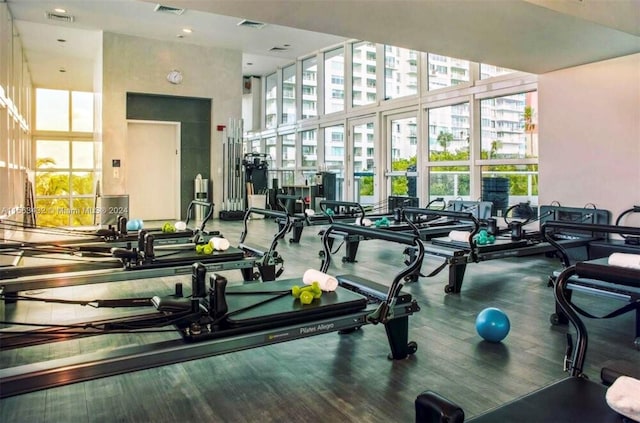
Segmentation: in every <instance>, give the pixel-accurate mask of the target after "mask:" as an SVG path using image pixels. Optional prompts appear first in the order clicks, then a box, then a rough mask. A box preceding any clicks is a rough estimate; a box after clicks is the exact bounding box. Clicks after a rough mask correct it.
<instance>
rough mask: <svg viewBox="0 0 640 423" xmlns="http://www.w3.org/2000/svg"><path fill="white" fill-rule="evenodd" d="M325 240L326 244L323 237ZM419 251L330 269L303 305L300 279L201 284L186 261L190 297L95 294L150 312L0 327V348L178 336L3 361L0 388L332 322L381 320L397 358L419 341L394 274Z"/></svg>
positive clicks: (95, 374)
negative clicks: (374, 275) (397, 262)
mask: <svg viewBox="0 0 640 423" xmlns="http://www.w3.org/2000/svg"><path fill="white" fill-rule="evenodd" d="M334 230H341V231H353V232H354V233H358V234H361V235H363V236H364V235H366V236H374V235H377V236H379V239H381V240H382V241H387V242H395V243H400V244H404V245H407V246H414V247H416V248H418V249H421V248H420V246H421V245H422V243H421V241H420V240H419V239H418V238H417V237H415V236H414V235H409V234H396V233H389V232H380V231H376V232H374V233H366V232H363V231H370V229H368V228H359V227H350V226H344V227H340V226H338V224H336V227H333V225H332V226H331V227H329V228H328V232H327V233H328V234H327V236H329V234H330V233H331V232H332V231H334ZM324 245H325V248H328V247H327V246H326V243H325V244H324ZM420 260H421V257H419V258H418V260H416V261H415V262H412V263H410V264H409V265H408V266H407V267H406V268H404V269H402V270H401V271H400V272H399V273H398V274H397V275H395V277H393V279H392V280H390V281H389V280H383V281H382V282H383V283H377V282H374V281H370V280H367V279H364V278H361V277H358V276H354V275H339V276H336V279H337V280H338V281H339V286H338V287H337V288H336V290H335V291H331V292H322V295H321V296H320V298H317V299H314V300H313V301H312V302H311V303H310V304H301V303H300V302H299V301H292V298H291V292H292V289H293V286H294V285H298V286H300V285H301V282H302V280H301V278H293V279H285V280H278V281H273V282H269V283H263V284H259V283H243V284H237V285H231V284H228V282H227V280H226V278H224V277H223V276H221V275H220V274H218V273H210V274H209V275H208V276H209V277H208V282H209V284H208V287H207V284H206V282H207V269H206V267H205V265H204V264H202V263H200V262H196V263H194V264H193V265H192V266H191V270H192V278H191V295H190V296H184V295H183V294H182V286H181V285H180V284H177V285H176V289H175V291H174V293H173V294H169V295H163V294H162V293H159V294H158V295H154V296H152V297H150V298H136V299H119V300H117V299H116V300H100V301H97V300H96V301H94V303H96V304H99V303H101V304H104V305H105V306H112V307H115V306H116V305H118V306H129V307H132V306H134V305H137V306H145V307H146V308H147V309H150V310H153V311H152V312H148V313H145V314H141V315H138V316H127V317H123V318H120V319H109V320H106V321H100V322H85V323H82V324H78V325H73V326H70V327H67V328H61V327H55V328H43V329H37V330H34V331H29V333H28V334H24V333H22V334H19V333H18V332H17V331H10V332H11V333H4V332H6V331H3V333H2V338H1V341H2V342H1V343H0V345H1V346H2V349H10V348H18V347H22V348H27V345H33V344H32V342H34V341H35V342H37V343H42V342H43V341H44V340H48V341H60V340H61V339H66V338H68V337H72V338H77V337H79V336H93V335H97V334H103V333H113V332H127V333H137V332H145V331H146V330H147V329H150V328H151V329H153V330H159V329H163V328H175V331H176V332H177V333H178V334H179V335H180V336H179V337H178V338H175V337H172V338H171V339H163V340H161V341H153V340H151V341H148V342H149V343H142V342H144V341H141V343H140V344H137V343H133V344H130V345H127V346H123V347H114V348H110V349H109V350H108V351H100V352H98V353H85V354H80V355H78V356H72V357H67V358H64V359H62V360H52V361H45V362H37V363H33V364H26V365H21V366H16V367H5V368H2V369H0V385H2V390H1V391H0V396H2V397H8V396H12V395H19V394H23V393H27V392H33V391H36V390H39V389H43V388H51V387H55V386H63V385H67V384H70V383H75V382H79V381H86V380H91V379H95V378H99V377H103V376H106V375H115V374H121V373H125V372H131V371H136V370H142V369H147V368H151V367H157V366H163V365H167V364H173V363H178V362H183V361H188V360H194V359H200V358H204V357H209V356H214V355H218V354H224V353H229V352H235V351H239V350H244V349H250V348H257V347H262V346H265V345H271V344H275V343H278V342H285V341H293V340H296V339H299V338H304V337H309V336H313V335H320V334H326V333H330V332H335V331H339V332H341V333H348V332H350V331H353V330H355V329H358V328H361V327H362V326H365V325H376V324H379V325H382V326H384V330H385V333H386V336H387V340H388V344H389V348H390V355H389V358H391V359H394V360H402V359H405V358H407V357H408V356H409V355H411V354H413V353H415V351H416V350H417V344H416V343H415V342H410V341H409V340H408V333H409V316H411V315H412V314H413V313H415V312H417V311H419V310H420V307H419V306H418V304H417V303H416V301H415V300H414V299H413V298H412V297H411V295H410V294H408V293H406V292H403V291H402V281H403V279H404V277H405V276H406V274H408V273H411V272H414V271H415V270H416V267H417V266H419V263H420ZM329 266H330V259H329V257H327V258H326V259H325V260H324V261H323V263H322V267H321V268H320V271H321V272H323V273H326V270H327V268H328V267H329ZM84 303H86V302H84ZM83 305H84V304H83ZM5 323H6V322H5ZM26 335H29V336H26ZM65 337H66V338H65ZM147 339H148V338H147Z"/></svg>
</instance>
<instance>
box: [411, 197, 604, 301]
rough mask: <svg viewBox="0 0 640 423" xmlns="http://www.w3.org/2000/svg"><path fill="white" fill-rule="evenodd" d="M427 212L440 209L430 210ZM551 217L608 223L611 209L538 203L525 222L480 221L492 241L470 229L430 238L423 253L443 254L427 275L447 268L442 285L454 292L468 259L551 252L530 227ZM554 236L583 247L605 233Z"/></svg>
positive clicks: (454, 214) (571, 246)
mask: <svg viewBox="0 0 640 423" xmlns="http://www.w3.org/2000/svg"><path fill="white" fill-rule="evenodd" d="M430 213H433V214H438V213H443V212H438V211H431V212H430ZM443 215H444V214H443ZM447 215H449V216H451V217H453V218H457V219H460V220H461V221H469V220H470V218H469V216H468V213H461V212H447ZM505 220H506V219H505ZM551 220H561V221H567V222H588V223H595V224H608V223H609V220H610V212H609V211H608V210H602V209H594V208H577V207H562V206H541V207H540V213H539V216H538V217H537V218H536V219H526V220H525V222H526V224H527V225H524V222H519V221H516V220H513V221H509V223H508V225H507V226H506V227H499V225H497V224H496V221H495V219H493V221H491V220H489V221H485V222H482V223H483V225H482V226H481V227H480V229H481V230H482V229H485V230H487V231H488V232H489V233H490V234H491V233H495V242H494V243H491V244H484V245H480V244H479V243H478V242H477V240H476V239H475V233H471V234H470V236H469V239H468V240H466V241H460V240H453V239H451V238H450V237H443V238H432V239H431V242H430V244H429V245H427V246H426V247H425V254H426V255H429V256H433V257H438V258H442V259H444V261H443V263H442V264H441V265H440V266H439V267H437V268H436V269H435V270H434V271H432V272H431V273H430V274H429V276H435V275H437V274H438V273H439V272H440V271H442V270H444V269H445V268H447V269H448V283H447V285H445V287H444V291H445V292H446V293H448V294H449V293H454V294H457V293H460V291H461V288H462V282H463V280H464V274H465V271H466V268H467V264H469V263H477V262H480V261H487V260H495V259H502V258H507V257H524V256H531V255H536V254H553V253H555V251H556V247H555V246H554V245H552V244H550V243H549V242H547V241H546V240H545V239H544V237H543V236H542V232H541V231H540V230H539V229H537V228H536V229H533V230H532V229H530V227H531V224H532V223H534V222H536V221H539V222H541V224H543V223H544V222H546V221H551ZM554 237H555V238H556V239H557V241H558V243H559V244H561V245H562V246H563V247H564V248H566V249H586V248H587V246H588V244H589V243H590V242H592V241H594V240H598V239H604V234H602V233H591V232H585V231H577V232H576V231H571V230H568V229H567V230H565V231H557V232H555V233H554ZM407 252H408V254H409V255H410V254H411V250H410V249H408V251H407Z"/></svg>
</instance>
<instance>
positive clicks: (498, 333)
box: [476, 307, 511, 342]
mask: <svg viewBox="0 0 640 423" xmlns="http://www.w3.org/2000/svg"><path fill="white" fill-rule="evenodd" d="M510 328H511V323H510V322H509V317H508V316H507V314H506V313H505V312H504V311H502V310H500V309H499V308H496V307H488V308H485V309H484V310H482V311H481V312H480V313H478V316H477V317H476V331H477V332H478V335H480V336H481V337H482V339H484V340H485V341H489V342H500V341H502V340H503V339H504V338H506V337H507V335H508V334H509V329H510Z"/></svg>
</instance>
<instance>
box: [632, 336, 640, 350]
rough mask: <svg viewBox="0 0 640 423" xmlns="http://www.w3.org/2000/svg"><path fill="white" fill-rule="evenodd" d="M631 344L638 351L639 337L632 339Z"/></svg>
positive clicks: (639, 347)
mask: <svg viewBox="0 0 640 423" xmlns="http://www.w3.org/2000/svg"><path fill="white" fill-rule="evenodd" d="M633 346H634V347H635V349H636V350H638V351H640V337H638V338H636V339H635V340H634V341H633Z"/></svg>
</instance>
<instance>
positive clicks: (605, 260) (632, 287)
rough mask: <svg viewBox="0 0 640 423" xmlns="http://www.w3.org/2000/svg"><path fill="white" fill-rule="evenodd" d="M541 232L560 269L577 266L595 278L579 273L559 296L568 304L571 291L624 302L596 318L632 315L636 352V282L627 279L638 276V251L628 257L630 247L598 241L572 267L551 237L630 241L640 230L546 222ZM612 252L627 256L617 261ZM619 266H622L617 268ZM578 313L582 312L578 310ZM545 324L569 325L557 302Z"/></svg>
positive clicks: (639, 284)
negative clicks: (592, 235)
mask: <svg viewBox="0 0 640 423" xmlns="http://www.w3.org/2000/svg"><path fill="white" fill-rule="evenodd" d="M542 230H543V234H544V236H545V238H546V239H547V241H548V242H549V243H550V244H551V245H553V246H554V247H555V248H556V249H557V252H558V255H559V256H560V259H561V262H562V265H563V268H564V269H569V268H571V267H572V266H577V267H578V268H579V269H583V270H584V272H583V273H588V274H595V275H596V276H597V277H593V278H588V277H585V276H581V275H580V274H579V273H578V274H577V275H572V277H571V278H570V279H569V281H568V283H567V285H566V291H565V292H564V293H563V294H564V296H566V297H567V298H568V299H569V300H571V298H572V295H573V291H578V292H582V293H586V294H589V295H595V296H601V297H607V298H613V299H616V300H619V301H623V302H625V303H626V304H625V305H624V306H622V307H620V308H618V309H616V310H614V311H612V312H610V313H608V314H606V315H605V316H600V318H603V319H608V318H613V317H617V316H620V315H622V314H625V313H629V312H633V311H635V335H634V340H633V345H634V347H635V348H636V349H639V350H640V279H635V280H634V279H633V278H632V277H631V276H630V275H635V274H637V273H638V272H640V270H638V267H637V266H636V263H637V262H640V247H635V254H630V252H633V251H634V249H633V248H634V247H632V246H630V245H625V244H624V243H619V242H615V241H612V243H611V244H609V245H606V243H605V242H604V241H598V242H597V245H598V247H597V248H595V249H593V248H590V249H589V252H590V254H589V255H588V257H587V258H588V260H587V261H582V262H581V261H578V262H576V263H573V261H572V260H571V257H570V255H569V252H568V251H567V248H566V246H565V245H563V244H562V243H561V242H559V241H558V240H557V239H556V238H555V237H554V234H556V233H557V232H558V231H567V230H570V231H574V232H597V233H605V234H626V235H627V236H630V237H638V236H640V228H636V227H630V226H619V225H595V224H588V223H578V222H564V221H549V222H546V223H545V224H544V225H543V228H542ZM616 249H619V250H622V251H624V253H623V254H629V255H628V256H626V255H624V256H622V257H623V258H622V259H620V258H619V257H620V255H619V254H620V253H615V252H612V251H615V250H616ZM594 253H595V254H594ZM603 253H611V255H609V256H602V254H603ZM612 258H613V260H612ZM621 261H622V262H621ZM612 262H613V263H612ZM629 262H633V263H632V265H629ZM620 264H622V265H623V266H620ZM605 272H606V273H605ZM609 272H610V273H613V274H615V275H617V277H618V279H617V280H616V279H614V278H612V277H611V276H610V275H609ZM601 273H602V274H601ZM557 275H558V274H556V275H554V276H552V277H551V278H550V280H551V282H552V283H553V282H554V281H555V279H556V278H558V277H559V276H557ZM579 312H582V311H581V310H579ZM585 315H586V316H587V317H590V318H595V317H596V316H593V315H591V314H585ZM549 320H550V321H551V323H552V324H553V325H561V324H567V323H569V317H568V316H567V314H566V311H565V310H564V309H563V308H562V307H561V306H560V304H559V303H557V302H556V310H555V312H554V313H552V314H551V316H550V317H549Z"/></svg>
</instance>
